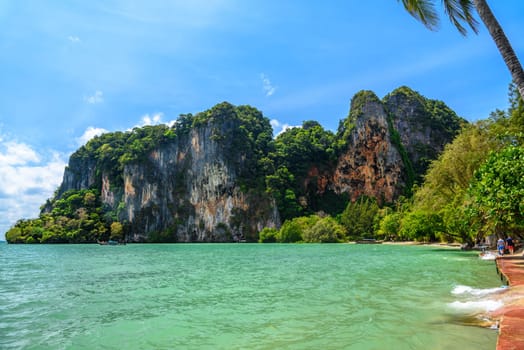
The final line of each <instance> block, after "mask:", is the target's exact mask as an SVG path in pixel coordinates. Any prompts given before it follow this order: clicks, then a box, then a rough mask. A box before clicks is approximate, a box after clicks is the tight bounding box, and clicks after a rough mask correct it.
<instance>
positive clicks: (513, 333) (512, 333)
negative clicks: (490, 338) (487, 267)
mask: <svg viewBox="0 0 524 350" xmlns="http://www.w3.org/2000/svg"><path fill="white" fill-rule="evenodd" d="M496 262H497V269H498V271H499V273H500V274H501V278H503V279H505V280H506V281H508V284H509V286H510V288H509V290H508V291H507V292H506V293H504V299H505V300H506V301H505V305H504V307H502V308H501V309H500V310H497V312H496V313H495V315H494V316H498V317H500V324H499V327H500V328H499V337H498V340H497V350H510V349H511V350H513V349H524V256H522V255H518V256H517V255H511V256H503V257H498V258H497V261H496Z"/></svg>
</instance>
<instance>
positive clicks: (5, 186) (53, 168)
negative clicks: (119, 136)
mask: <svg viewBox="0 0 524 350" xmlns="http://www.w3.org/2000/svg"><path fill="white" fill-rule="evenodd" d="M64 158H65V157H64V156H63V155H61V154H59V153H58V152H54V151H50V152H46V153H44V154H39V153H37V152H36V151H35V150H34V149H33V148H31V146H29V145H26V144H24V143H18V142H16V141H12V140H9V141H6V140H5V139H3V138H0V184H2V186H0V239H3V234H4V233H5V232H6V231H7V230H8V229H9V227H11V226H12V225H13V224H14V223H15V222H16V221H17V220H19V219H21V218H32V217H37V216H38V213H39V209H40V206H41V205H42V204H44V203H45V201H46V199H48V198H50V197H51V196H52V195H53V193H54V191H55V190H56V189H57V188H58V186H59V185H60V182H61V181H62V176H63V172H64V168H65V166H66V162H65V160H64Z"/></svg>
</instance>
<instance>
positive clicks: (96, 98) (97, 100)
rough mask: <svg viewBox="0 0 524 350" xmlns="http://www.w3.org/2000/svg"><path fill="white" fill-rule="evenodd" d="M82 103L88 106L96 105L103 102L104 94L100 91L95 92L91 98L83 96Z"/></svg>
mask: <svg viewBox="0 0 524 350" xmlns="http://www.w3.org/2000/svg"><path fill="white" fill-rule="evenodd" d="M84 101H86V102H87V103H89V104H97V103H102V102H104V93H103V92H102V91H100V90H97V91H95V94H94V95H91V96H85V97H84Z"/></svg>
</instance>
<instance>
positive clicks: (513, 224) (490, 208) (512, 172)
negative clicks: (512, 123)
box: [468, 146, 524, 236]
mask: <svg viewBox="0 0 524 350" xmlns="http://www.w3.org/2000/svg"><path fill="white" fill-rule="evenodd" d="M523 179H524V147H518V146H508V147H506V148H505V149H503V150H502V151H500V152H492V153H491V154H490V156H489V158H488V160H487V161H486V163H484V164H483V165H482V166H481V167H480V168H479V169H478V171H477V172H475V176H474V181H473V182H472V184H471V186H470V188H469V189H468V192H469V195H470V196H471V204H470V208H471V209H472V210H471V211H472V212H473V214H476V216H477V217H480V218H481V219H482V221H483V222H484V223H485V224H486V228H487V229H488V230H489V231H491V232H495V233H496V234H501V233H505V232H508V231H513V232H514V233H516V234H517V235H519V236H520V235H522V232H523V231H524V181H523Z"/></svg>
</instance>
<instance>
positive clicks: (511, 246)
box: [506, 237, 515, 255]
mask: <svg viewBox="0 0 524 350" xmlns="http://www.w3.org/2000/svg"><path fill="white" fill-rule="evenodd" d="M506 247H507V248H508V251H509V253H510V254H511V255H513V252H514V251H515V243H514V242H513V239H512V238H511V237H508V238H506Z"/></svg>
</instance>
